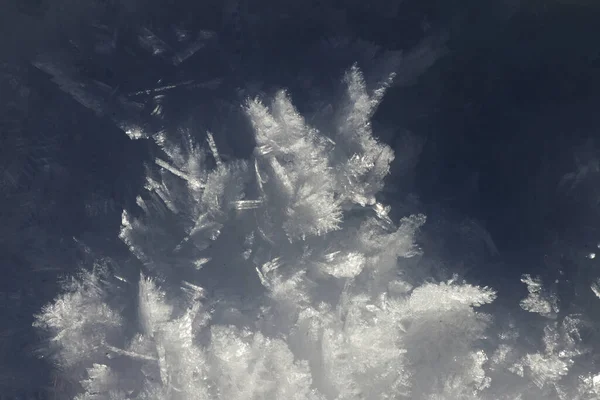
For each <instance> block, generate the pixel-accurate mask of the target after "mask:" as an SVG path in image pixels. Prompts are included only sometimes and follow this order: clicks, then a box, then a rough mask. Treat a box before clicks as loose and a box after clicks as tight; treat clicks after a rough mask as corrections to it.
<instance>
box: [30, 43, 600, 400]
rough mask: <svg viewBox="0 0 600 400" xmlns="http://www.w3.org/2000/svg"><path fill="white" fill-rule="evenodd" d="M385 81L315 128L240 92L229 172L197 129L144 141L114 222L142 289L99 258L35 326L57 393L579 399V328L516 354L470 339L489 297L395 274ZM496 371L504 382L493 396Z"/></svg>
mask: <svg viewBox="0 0 600 400" xmlns="http://www.w3.org/2000/svg"><path fill="white" fill-rule="evenodd" d="M144 40H145V39H144ZM148 40H150V39H148ZM148 44H149V45H150V44H152V43H151V42H150V41H149V42H148ZM390 82H391V78H390V79H386V80H384V82H383V83H382V84H381V85H379V86H378V87H377V88H376V89H375V90H372V91H370V90H369V89H368V88H367V84H366V83H365V81H364V78H363V75H362V73H361V72H360V71H359V70H358V68H356V67H352V68H351V69H350V70H349V71H348V73H347V74H346V76H345V79H344V83H345V84H346V86H347V92H346V98H345V99H344V100H343V101H342V107H341V108H340V110H338V114H337V115H336V120H335V121H334V124H332V126H333V127H334V128H331V126H330V127H329V128H328V129H319V127H313V126H310V125H309V124H308V123H307V119H305V118H304V117H303V116H301V115H300V113H299V112H298V111H297V109H296V108H295V107H294V106H293V104H292V102H291V99H290V97H289V95H288V94H287V93H286V92H285V91H281V92H279V93H277V94H276V95H275V96H274V98H273V99H272V101H271V102H270V103H268V104H267V105H265V104H263V103H262V102H261V101H259V100H256V99H249V100H248V101H247V103H246V104H245V108H244V110H245V112H246V114H247V116H248V118H249V121H250V123H251V125H252V127H253V129H254V135H255V140H256V148H255V151H254V153H253V156H252V158H251V159H250V160H241V161H226V160H225V159H224V158H223V157H222V156H221V154H220V153H219V150H218V148H217V145H216V143H215V140H214V136H213V135H212V134H211V133H209V134H207V141H206V146H204V147H203V146H200V145H198V144H197V142H196V141H195V140H194V139H193V138H192V135H191V134H190V133H189V132H179V135H167V134H166V133H164V132H160V133H157V134H154V135H145V134H144V135H142V136H141V137H146V136H148V137H150V138H152V139H153V140H154V141H155V142H156V144H157V145H158V146H159V147H160V148H161V149H162V153H163V154H162V155H161V156H159V157H157V158H156V159H155V162H154V165H149V166H148V168H147V169H148V175H147V179H146V184H145V187H144V188H145V191H144V193H143V194H141V195H140V196H139V197H138V199H137V204H138V206H139V210H134V211H123V217H122V227H121V231H120V234H119V236H120V238H121V239H122V240H123V242H124V243H126V244H127V246H128V247H129V249H130V250H131V252H132V253H133V254H134V255H135V256H136V257H137V258H138V259H139V260H140V261H141V264H142V272H138V273H137V276H138V277H139V278H136V277H135V275H133V276H132V275H131V274H129V278H127V277H124V275H123V274H122V272H121V271H119V268H118V267H115V266H112V267H111V268H109V267H108V266H107V265H105V264H102V263H98V264H97V265H95V266H94V267H93V268H92V269H91V271H84V272H82V273H81V275H80V276H78V277H76V278H73V279H72V280H71V281H69V282H67V284H66V286H65V293H63V294H61V295H59V296H58V297H57V298H56V299H55V300H54V302H52V303H51V304H48V305H47V306H46V307H44V309H42V310H41V312H40V313H39V314H38V315H37V316H36V322H35V325H36V326H37V327H39V328H40V329H41V330H43V331H44V332H45V333H46V334H47V337H48V341H47V345H46V348H47V350H49V352H48V355H49V356H51V358H52V359H53V361H54V362H55V363H56V365H57V367H58V368H59V369H60V371H61V373H62V374H63V378H64V379H65V380H67V381H70V382H73V383H74V385H73V390H72V392H65V393H61V396H62V398H68V397H71V398H76V399H81V400H83V399H89V400H91V399H94V400H99V399H157V400H158V399H161V400H164V399H173V400H185V399H194V400H204V399H206V400H209V399H228V400H247V399H256V400H258V399H265V400H266V399H268V400H271V399H272V400H280V399H281V400H284V399H285V400H288V399H297V400H305V399H313V400H334V399H335V400H345V399H347V400H350V399H352V400H354V399H440V400H441V399H448V400H450V399H452V400H455V399H496V398H499V397H498V395H497V393H499V392H500V393H502V396H504V397H503V398H506V399H509V398H511V399H518V398H523V399H524V398H539V397H522V396H521V395H522V393H529V394H532V396H535V395H537V394H540V395H541V394H542V393H546V394H547V393H550V392H548V390H550V389H548V388H551V389H552V390H554V392H552V393H554V394H557V395H558V396H559V398H561V399H565V400H566V399H567V398H569V397H568V396H572V398H577V399H591V398H594V397H593V396H594V393H595V395H597V393H598V389H597V387H598V384H597V381H598V379H597V378H596V376H595V375H593V374H588V375H585V376H583V377H581V379H579V381H578V383H577V384H576V385H575V386H571V387H566V386H565V385H563V384H562V383H561V382H562V380H563V379H565V378H568V377H569V373H570V371H571V370H572V366H573V364H574V362H575V359H576V358H577V357H578V356H579V355H580V354H582V350H580V348H581V338H580V337H579V336H578V335H579V333H578V332H579V326H580V325H581V324H582V323H583V322H581V321H580V320H579V319H577V318H574V317H564V318H561V319H560V322H559V321H550V324H549V325H547V326H546V327H545V329H544V340H543V348H542V349H534V350H532V351H531V352H528V353H526V354H525V355H524V356H519V352H518V350H517V347H516V346H517V344H516V343H517V342H516V340H517V339H518V335H516V334H515V335H512V334H511V335H501V337H500V339H499V340H500V343H499V344H498V346H497V348H495V349H494V348H493V347H494V346H492V345H491V344H490V343H488V344H487V345H484V344H485V343H486V340H488V339H489V337H488V332H489V327H490V325H491V324H492V322H493V321H492V318H491V317H490V316H489V315H488V314H486V313H485V312H482V311H480V310H479V308H480V307H482V306H485V305H487V304H489V303H491V302H493V301H494V299H495V296H496V294H495V292H494V290H492V289H490V288H482V287H477V286H473V285H470V284H467V283H465V282H461V281H459V280H458V278H454V279H452V280H450V281H447V282H436V281H434V280H429V281H426V282H423V281H419V280H418V279H413V277H411V276H410V270H409V269H407V268H405V260H406V259H407V258H410V257H414V256H417V255H419V254H420V250H419V248H418V246H416V245H415V235H416V233H417V232H418V230H419V228H420V227H421V226H422V225H423V224H424V223H425V217H424V216H423V215H413V216H409V217H405V218H403V219H401V220H400V221H399V223H397V224H396V223H395V221H393V220H392V219H391V218H390V216H389V211H390V208H389V207H388V206H386V205H384V204H381V203H380V202H379V201H378V200H377V196H378V193H379V191H380V190H381V189H382V188H383V184H384V183H383V179H384V178H385V177H386V175H387V174H388V172H389V165H390V162H391V161H392V159H393V157H394V155H393V152H392V150H391V149H390V148H389V147H388V146H387V145H385V144H383V143H380V142H379V141H378V140H377V139H376V138H375V137H374V136H373V132H372V128H371V124H370V119H371V117H372V115H373V113H374V112H375V109H376V108H377V106H378V105H379V103H380V101H381V99H382V97H383V94H384V92H385V89H386V88H387V87H388V86H389V85H390ZM490 246H491V245H490ZM207 271H208V272H207ZM136 279H137V280H136ZM523 282H525V283H526V284H527V285H528V289H529V293H530V295H529V297H528V298H527V299H525V300H524V301H523V302H522V307H523V308H524V309H526V310H528V311H532V312H535V313H539V314H542V315H544V316H555V314H556V313H557V312H558V309H557V308H556V305H555V302H554V300H553V297H552V296H549V295H546V294H545V292H544V291H543V289H542V287H541V283H540V282H539V281H538V280H535V279H533V278H531V277H529V276H525V277H523ZM490 349H491V350H490ZM489 351H492V353H490V354H491V355H488V352H489ZM522 354H524V353H522ZM500 370H504V372H503V373H505V374H510V375H508V376H510V377H511V378H506V377H505V378H504V380H502V379H500V384H504V385H506V382H507V379H508V382H509V384H508V385H506V386H504V387H503V388H502V389H497V388H495V387H494V383H495V381H494V378H493V377H494V376H496V375H498V374H500V372H499V371H500ZM511 379H512V380H511ZM503 382H504V383H503ZM538 389H539V391H538V392H535V390H538ZM575 396H579V397H575ZM586 396H587V397H586Z"/></svg>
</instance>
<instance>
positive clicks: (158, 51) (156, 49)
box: [138, 28, 169, 56]
mask: <svg viewBox="0 0 600 400" xmlns="http://www.w3.org/2000/svg"><path fill="white" fill-rule="evenodd" d="M138 39H139V42H140V44H141V45H142V47H144V48H145V49H146V50H148V51H149V52H151V53H152V55H153V56H162V55H164V53H166V52H167V51H168V50H169V46H168V45H167V44H166V43H165V42H164V41H163V40H162V39H161V38H159V37H158V36H156V35H155V34H154V33H153V32H152V31H151V30H150V29H148V28H142V29H141V30H140V34H139V35H138Z"/></svg>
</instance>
